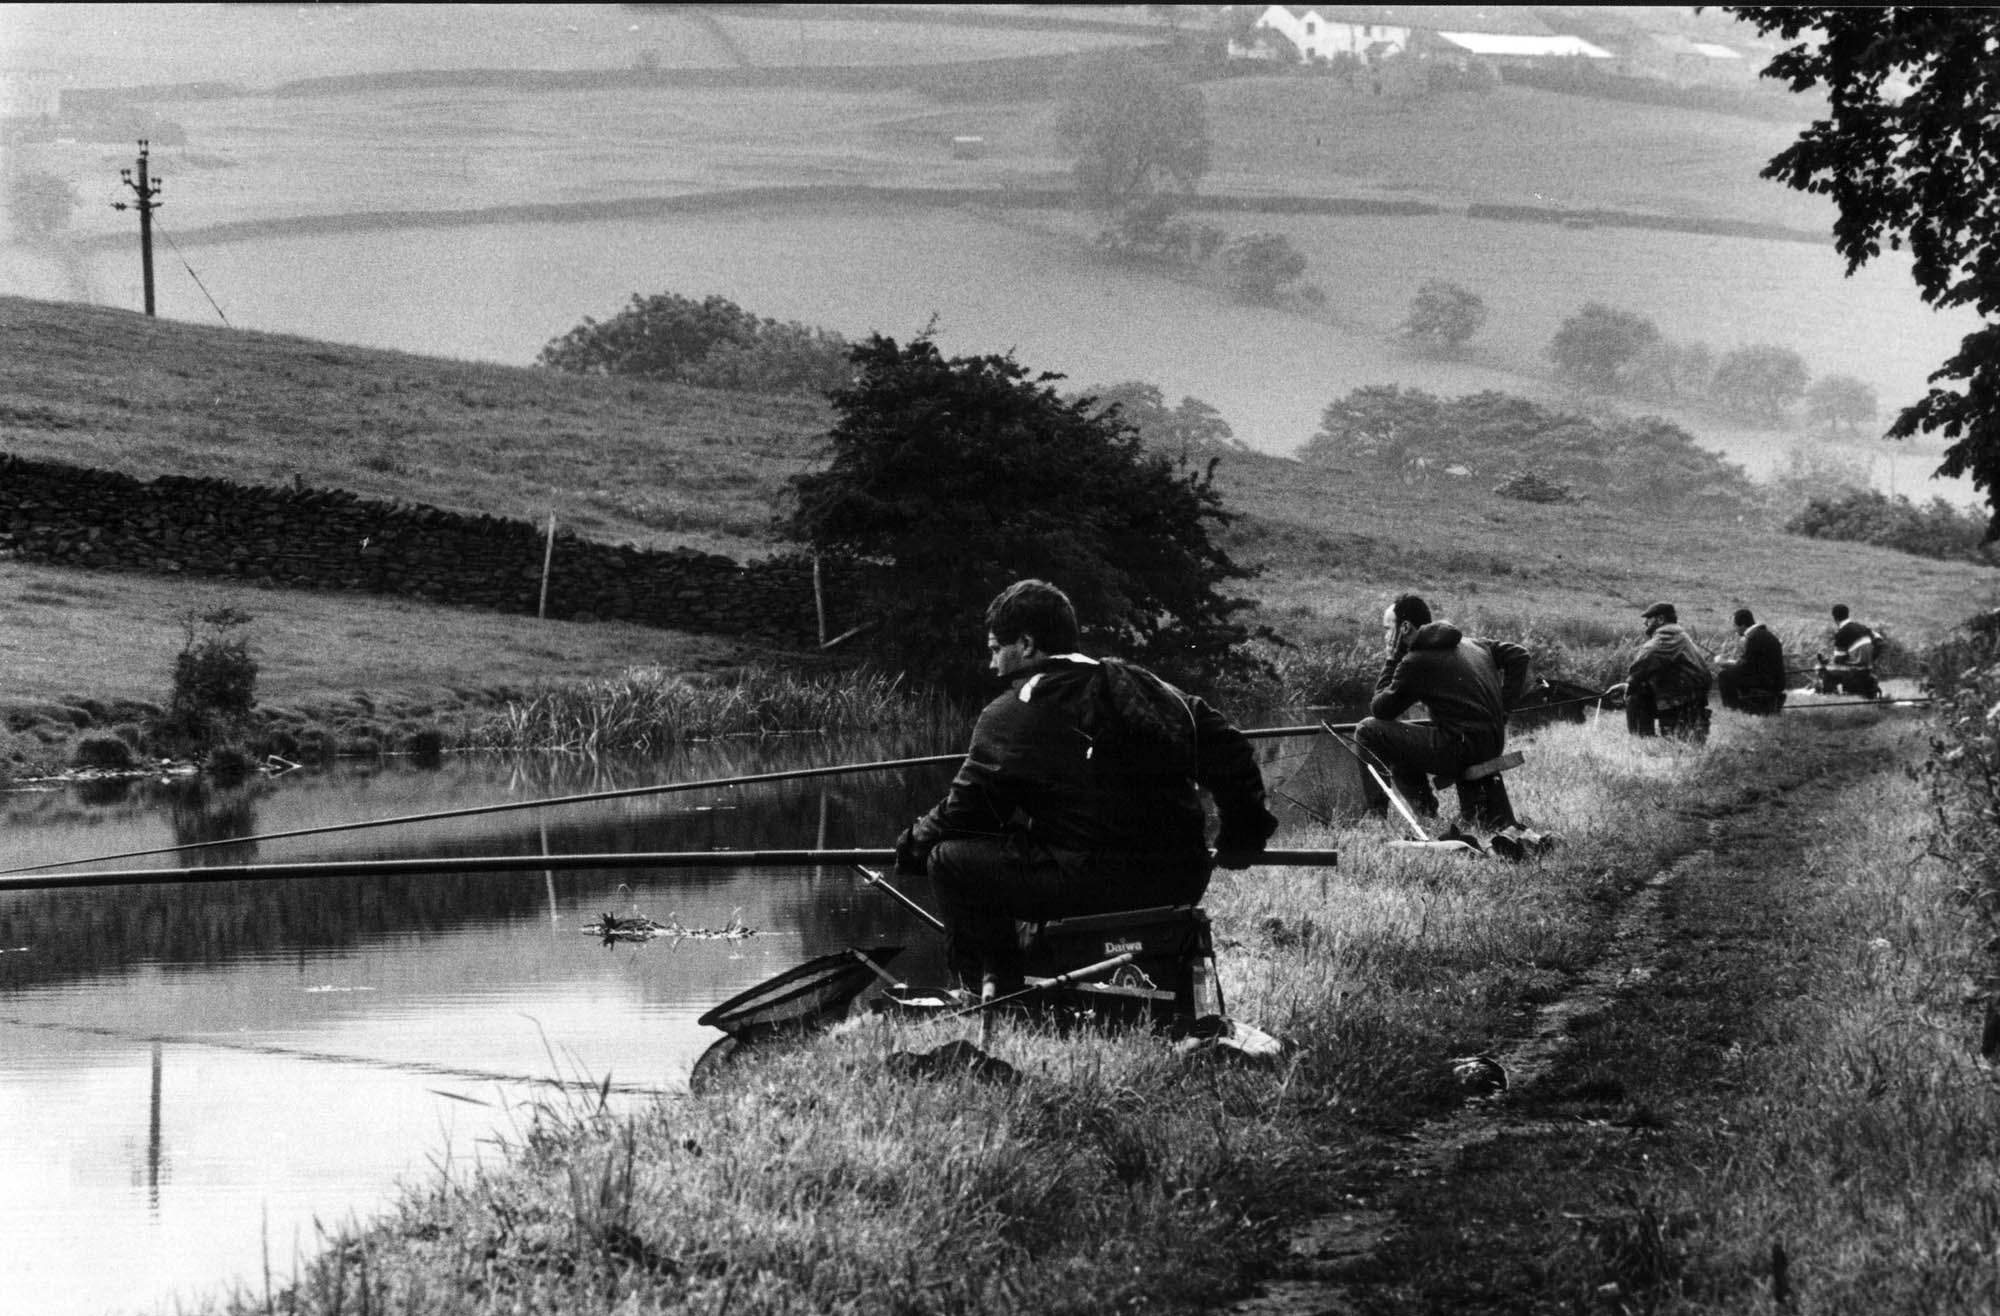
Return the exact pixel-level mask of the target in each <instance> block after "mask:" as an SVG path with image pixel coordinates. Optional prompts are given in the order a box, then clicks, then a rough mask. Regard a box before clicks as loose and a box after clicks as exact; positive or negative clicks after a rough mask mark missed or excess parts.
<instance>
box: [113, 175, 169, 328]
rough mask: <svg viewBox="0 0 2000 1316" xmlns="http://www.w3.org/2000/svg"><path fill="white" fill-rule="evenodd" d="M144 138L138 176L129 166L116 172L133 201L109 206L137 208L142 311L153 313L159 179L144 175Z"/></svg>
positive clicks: (125, 208) (115, 202) (160, 203)
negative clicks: (143, 285)
mask: <svg viewBox="0 0 2000 1316" xmlns="http://www.w3.org/2000/svg"><path fill="white" fill-rule="evenodd" d="M146 150H147V147H146V141H145V139H144V138H141V139H140V140H139V176H138V177H137V178H134V177H133V176H132V171H131V170H130V169H120V170H119V171H118V176H119V177H120V178H121V179H123V180H124V182H125V186H127V187H129V188H131V189H132V194H133V196H135V197H136V198H137V200H134V201H113V202H112V203H111V208H112V209H113V210H136V211H138V212H139V264H140V267H141V269H142V270H143V271H144V272H145V277H146V314H148V315H151V314H152V313H153V212H154V211H155V210H158V209H159V208H160V207H161V205H163V204H164V203H163V202H160V201H156V200H154V199H153V198H155V197H157V196H159V195H160V180H159V179H157V178H148V177H147V176H146Z"/></svg>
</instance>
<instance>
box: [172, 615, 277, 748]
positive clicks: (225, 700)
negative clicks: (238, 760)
mask: <svg viewBox="0 0 2000 1316" xmlns="http://www.w3.org/2000/svg"><path fill="white" fill-rule="evenodd" d="M249 621H250V616H249V614H248V613H244V612H239V611H237V610H236V609H235V608H227V607H225V608H216V609H213V610H211V611H209V612H204V613H197V612H195V611H194V610H192V609H190V610H189V611H188V612H186V613H184V614H183V615H182V617H181V626H182V631H183V634H184V635H185V637H186V639H185V641H184V643H183V644H182V645H181V651H180V652H179V653H178V654H176V655H175V657H174V672H173V691H172V693H171V694H170V695H169V697H168V700H167V712H166V718H165V725H166V730H167V732H168V733H169V735H170V737H171V738H173V739H176V740H178V741H180V742H182V743H183V744H185V745H187V746H189V747H191V748H194V749H201V748H205V747H207V746H209V745H211V744H214V743H217V742H219V741H220V740H221V739H222V738H224V737H226V736H228V735H231V734H233V733H234V732H236V730H237V729H238V728H239V727H240V726H241V725H242V723H243V722H244V721H245V720H246V719H247V718H248V717H249V715H250V710H251V709H252V708H254V707H255V706H256V703H257V660H256V658H254V657H253V656H252V655H251V653H250V646H249V643H248V641H246V640H245V639H244V637H243V636H242V635H241V634H240V633H239V632H240V629H241V628H242V627H243V626H244V625H246V624H247V623H248V622H249Z"/></svg>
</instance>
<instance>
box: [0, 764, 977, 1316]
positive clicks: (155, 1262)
mask: <svg viewBox="0 0 2000 1316" xmlns="http://www.w3.org/2000/svg"><path fill="white" fill-rule="evenodd" d="M939 750H940V747H938V746H925V745H909V744H891V743H881V742H875V743H853V742H848V743H840V744H834V743H830V742H828V741H826V740H821V739H816V738H802V739H781V740H744V741H729V742H721V743H717V744H712V745H705V746H697V747H693V748H691V749H688V750H686V751H685V752H681V753H677V754H676V755H674V756H673V757H671V758H669V759H665V760H661V759H653V760H647V761H607V760H602V759H599V760H589V761H585V760H578V759H573V758H560V757H555V758H552V757H537V758H533V759H505V758H497V757H456V756H454V757H448V758H447V759H446V760H445V761H444V763H443V764H442V765H440V766H435V767H431V768H421V767H417V766H414V765H412V764H411V763H409V762H407V761H405V760H396V759H385V760H381V761H369V762H366V763H353V764H344V765H342V766H341V767H339V768H336V769H332V770H329V771H326V772H320V773H312V774H307V773H303V772H301V773H294V774H288V775H286V776H283V777H279V778H265V777H256V778H253V779H251V780H250V781H248V782H245V783H243V784H241V785H234V786H227V787H224V786H219V785H216V784H213V783H210V782H205V781H202V780H199V779H191V778H182V779H157V780H155V779H140V780H120V781H99V782H92V783H87V784H70V785H64V786H61V787H57V788H53V789H29V790H19V791H14V792H9V793H5V794H0V868H16V867H21V866H26V865H34V864H44V863H50V862H55V861H70V860H89V859H93V858H95V857H98V856H105V855H120V854H125V853H127V852H130V851H135V850H148V849H154V848H160V847H175V846H187V845H192V844H201V845H202V848H200V849H196V850H188V851H181V852H179V853H176V854H168V855H151V856H145V857H134V858H127V859H120V860H116V861H111V862H106V863H93V864H91V865H89V866H90V867H148V868H159V867H167V866H175V865H195V864H204V865H210V864H237V863H246V862H253V861H254V862H259V863H281V862H299V861H307V860H322V859H360V858H381V857H405V856H424V857H448V856H472V855H494V854H528V855H533V854H540V853H548V854H561V853H579V854H599V853H608V852H630V851H661V850H675V851H680V850H703V849H751V848H763V849H773V848H783V849H808V848H882V847H886V846H888V845H890V844H892V843H893V840H894V837H895V835H896V833H897V831H898V830H899V829H900V828H901V827H902V826H903V825H905V824H906V823H907V822H908V821H909V819H910V818H912V817H914V816H915V815H916V813H918V812H920V811H921V810H922V809H923V808H925V807H927V806H928V805H929V804H930V803H931V802H932V801H933V800H934V799H935V798H936V797H937V795H938V793H939V792H940V791H941V790H942V788H943V786H944V784H945V782H946V781H947V780H948V777H949V772H950V769H949V767H943V766H939V767H925V768H917V769H907V770H900V771H895V772H877V773H870V774H861V775H854V776H839V777H827V778H816V779H807V780H802V781H793V782H784V783H765V784H758V785H753V786H745V787H735V788H714V789H704V790H700V791H692V792H685V793H674V794H659V795H639V796H627V797H624V798H619V799H615V800H607V801H596V802H575V803H552V804H548V805H546V806H536V807H525V808H520V809H510V810H507V811H504V812H497V813H488V814H484V815H481V816H477V817H472V818H447V819H438V820H434V821H426V822H413V823H406V824H398V825H392V826H383V827H374V828H368V829H364V830H353V831H338V832H331V833H326V834H322V835H315V836H305V837H294V838H289V839H279V840H266V841H253V840H248V839H244V838H251V837H258V836H263V835H266V834H269V833H273V832H282V831H293V830H299V829H306V828H316V827H326V826H330V825H335V824H342V823H349V822H359V821H365V820H372V819H390V818H398V817H403V816H406V815H411V814H425V813H436V812H440V811H449V810H453V809H460V808H468V807H474V806H483V805H490V804H495V803H510V802H511V803H521V804H528V803H529V802H532V801H540V800H550V799H554V798H556V797H565V796H572V795H577V794H586V793H592V792H600V791H609V790H622V789H626V788H629V787H632V786H635V785H647V784H652V783H657V782H666V781H705V780H710V779H714V778H720V777H728V776H734V775H740V774H753V773H763V772H773V771H782V770H785V769H789V768H793V767H803V766H817V765H820V764H826V763H842V762H865V761H872V760H877V759H887V758H899V757H906V756H912V755H922V754H930V753H936V752H939ZM214 842H223V844H203V843H214ZM910 885H911V884H907V883H906V884H905V886H906V887H909V886H910ZM921 888H922V883H920V882H919V883H917V884H915V885H914V888H912V891H911V893H912V894H914V895H916V896H918V897H919V898H921V899H925V900H927V899H928V896H929V893H928V891H926V890H923V889H921ZM607 913H611V914H618V915H643V916H645V917H648V918H650V919H652V920H653V921H655V922H657V923H661V924H667V925H671V926H673V927H678V928H683V929H686V930H687V935H684V936H662V937H656V938H655V939H653V940H650V941H645V942H628V941H619V942H613V943H611V944H606V943H605V941H604V939H603V938H602V937H600V936H598V935H595V934H593V933H592V932H591V931H590V929H591V928H592V927H593V926H595V925H597V924H599V923H600V921H601V920H602V918H603V916H604V915H605V914H607ZM746 930H748V931H747V932H746ZM716 933H726V934H728V935H705V934H716ZM880 944H892V945H901V946H905V947H907V948H908V949H907V950H906V951H905V953H904V955H903V957H902V958H901V959H900V960H899V961H898V962H897V965H896V967H897V970H898V972H899V973H900V974H902V975H904V976H907V977H909V978H910V979H911V980H913V981H925V980H930V979H937V978H939V977H940V976H941V974H942V956H941V947H940V946H939V945H938V941H937V938H936V935H935V934H934V933H933V932H932V931H931V930H930V929H929V928H928V927H926V926H925V925H923V924H922V923H921V922H919V921H918V920H917V919H916V918H915V917H914V916H913V915H911V914H910V913H909V912H907V911H906V910H904V909H903V908H902V907H901V906H900V905H898V904H897V903H896V902H895V901H893V900H892V899H890V898H888V897H886V896H884V895H882V894H881V893H879V892H876V891H874V890H871V889H870V888H868V887H866V886H865V885H863V884H862V883H861V882H859V881H858V880H857V878H856V877H855V875H854V874H853V873H852V872H850V871H842V870H839V869H818V870H813V869H803V870H802V869H790V870H784V871H769V870H767V871H758V870H756V869H745V868H735V867H729V866H726V865H720V864H719V865H717V866H715V867H713V868H702V869H692V870H679V871H645V870H633V869H623V870H618V871H602V870H599V871H588V870H586V871H554V872H542V871H531V872H523V873H508V874H475V873H467V872H450V873H444V874H438V875H431V876H425V877H403V878H357V877H342V878H337V879H336V878H329V879H307V880H285V881H267V882H236V881H230V882H216V883H206V882H204V883H169V884H162V885H148V886H107V887H97V888H84V889H74V890H56V891H14V892H7V893H0V1185H4V1190H0V1310H4V1311H6V1312H37V1313H47V1314H50V1316H68V1314H71V1313H75V1314H83V1313H89V1314H91V1316H95V1314H96V1313H100V1312H133V1311H152V1310H158V1309H163V1308H164V1309H171V1306H172V1304H174V1303H175V1302H176V1301H185V1300H187V1299H189V1298H192V1297H194V1296H196V1295H199V1294H204V1293H214V1292H217V1291H221V1290H225V1289H228V1288H230V1287H232V1286H241V1287H243V1288H245V1289H247V1290H248V1291H250V1292H252V1293H254V1294H258V1295H260V1296H261V1294H262V1291H263V1288H264V1285H265V1284H266V1276H267V1275H268V1276H269V1282H270V1283H271V1284H272V1285H273V1286H278V1285H282V1284H283V1283H284V1282H285V1280H286V1278H287V1277H288V1276H290V1275H291V1274H292V1273H293V1271H294V1270H295V1268H296V1266H297V1265H298V1264H299V1263H300V1262H301V1261H303V1260H305V1259H308V1258H310V1257H311V1256H313V1255H314V1254H315V1253H316V1252H317V1251H318V1250H319V1248H320V1246H321V1245H322V1240H323V1236H324V1233H325V1232H326V1231H329V1230H331V1229H332V1228H333V1227H335V1226H336V1225H337V1224H339V1223H341V1222H343V1221H345V1220H348V1219H350V1218H366V1217H367V1216H369V1215H371V1214H373V1213H375V1212H377V1211H379V1210H380V1209H382V1208H383V1207H384V1206H385V1205H387V1204H388V1203H389V1202H390V1201H391V1200H392V1199H393V1197H394V1195H395V1193H396V1190H397V1188H398V1185H400V1184H402V1183H406V1182H425V1181H429V1180H434V1179H435V1177H436V1176H438V1175H439V1174H441V1173H444V1172H447V1171H449V1172H450V1173H452V1174H454V1175H456V1174H460V1173H464V1172H466V1171H467V1170H469V1169H471V1168H472V1167H475V1166H476V1165H478V1164H479V1163H480V1162H481V1161H490V1160H492V1159H493V1158H495V1157H497V1156H499V1155H500V1154H501V1153H502V1149H503V1147H504V1145H505V1144H506V1143H507V1142H508V1141H510V1140H512V1139H516V1138H518V1137H519V1136H520V1135H521V1134H522V1133H523V1132H524V1131H525V1130H526V1128H527V1127H528V1125H529V1122H530V1121H531V1120H532V1119H533V1117H534V1113H535V1111H536V1109H537V1107H538V1105H541V1104H550V1105H560V1104H562V1103H565V1102H573V1101H576V1102H580V1101H583V1100H585V1099H586V1098H585V1096H584V1095H583V1094H584V1093H585V1091H587V1090H594V1088H595V1087H596V1085H599V1084H602V1083H605V1082H606V1081H607V1080H608V1081H609V1083H610V1085H611V1091H612V1094H613V1096H612V1099H613V1100H614V1101H617V1102H620V1103H625V1104H628V1105H629V1104H631V1103H638V1102H646V1101H653V1100H660V1099H668V1100H671V1099H675V1096H674V1094H677V1093H680V1092H684V1091H685V1088H686V1083H687V1076H688V1073H689V1070H690V1068H691V1066H692V1065H693V1063H694V1061H695V1060H696V1058H697V1057H698V1056H699V1055H700V1054H701V1053H702V1051H703V1050H705V1049H706V1048H707V1047H708V1046H709V1045H710V1044H711V1043H712V1042H714V1041H716V1040H718V1039H719V1038H720V1037H721V1034H720V1033H718V1032H716V1031H714V1030H712V1029H709V1028H704V1027H702V1026H700V1025H698V1024H697V1023H696V1022H695V1020H696V1017H697V1016H698V1015H700V1014H701V1013H702V1012H703V1011H704V1010H706V1009H707V1008H708V1007H710V1006H712V1005H714V1004H716V1003H718V1002H720V1001H722V1000H724V999H726V998H727V997H729V996H731V995H733V994H735V993H736V992H738V991H741V990H742V989H744V988H746V987H748V986H750V985H752V984H754V983H757V982H760V981H762V980H764V979H766V978H769V977H771V976H773V975H774V974H777V973H779V972H781V971H783V970H784V969H787V968H790V967H792V966H793V965H796V964H798V963H801V962H802V961H804V960H806V959H809V958H811V957H813V956H815V955H820V954H824V953H826V952H828V951H832V950H838V949H841V948H844V947H846V946H850V945H853V946H872V945H880Z"/></svg>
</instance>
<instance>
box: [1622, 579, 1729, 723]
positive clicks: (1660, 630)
mask: <svg viewBox="0 0 2000 1316" xmlns="http://www.w3.org/2000/svg"><path fill="white" fill-rule="evenodd" d="M1640 619H1641V620H1642V621H1643V622H1644V623H1645V625H1646V642H1645V643H1644V644H1642V645H1640V646H1639V648H1638V651H1637V652H1636V653H1634V654H1633V655H1632V662H1631V664H1630V665H1629V666H1628V667H1627V668H1626V669H1625V726H1626V729H1627V730H1629V731H1630V732H1632V734H1633V735H1636V736H1650V735H1654V734H1658V735H1662V736H1684V737H1686V738H1688V739H1690V740H1706V739H1708V720H1709V719H1708V688H1709V686H1711V685H1712V684H1714V678H1713V677H1711V676H1710V675H1709V670H1708V659H1707V658H1706V657H1705V656H1704V655H1703V654H1702V651H1701V646H1700V645H1698V644H1696V643H1695V641H1694V637H1693V636H1692V635H1690V634H1688V633H1687V632H1686V631H1685V630H1683V629H1682V628H1681V624H1680V613H1679V612H1678V611H1676V610H1675V608H1674V605H1673V604H1671V603H1655V604H1654V605H1653V606H1652V607H1650V608H1648V609H1646V611H1645V612H1643V613H1641V614H1640Z"/></svg>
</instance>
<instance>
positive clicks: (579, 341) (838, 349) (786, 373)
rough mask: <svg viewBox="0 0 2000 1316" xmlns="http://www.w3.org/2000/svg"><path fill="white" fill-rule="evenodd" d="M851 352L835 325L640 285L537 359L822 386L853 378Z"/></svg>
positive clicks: (752, 387)
mask: <svg viewBox="0 0 2000 1316" xmlns="http://www.w3.org/2000/svg"><path fill="white" fill-rule="evenodd" d="M847 352H848V344H847V340H846V339H844V338H842V337H841V336H840V335H839V334H837V333H834V332H832V331H831V330H827V329H819V328H814V327H812V326H810V325H804V324H799V323H798V322H796V321H789V322H782V323H781V322H780V321H777V320H772V319H768V318H765V317H760V316H757V315H753V314H751V313H750V312H749V311H746V310H744V309H743V308H742V307H740V306H738V305H737V304H736V303H735V302H732V301H730V300H729V299H728V298H727V297H719V296H715V295H713V294H711V295H709V296H708V297H705V298H703V299H702V300H701V301H698V302H697V301H695V300H693V299H692V298H689V297H682V296H680V295H679V294H678V293H655V294H654V295H652V296H651V297H641V296H640V295H639V294H637V293H634V294H632V303H631V305H629V306H627V307H626V308H625V309H624V310H622V311H620V312H619V313H618V314H617V315H614V316H612V317H611V318H610V319H609V320H607V321H605V322H604V323H602V324H600V323H598V322H597V321H596V320H593V319H591V318H590V317H588V316H585V317H584V321H583V323H582V324H580V325H578V326H577V327H576V328H574V329H572V330H570V331H569V332H568V333H566V334H564V335H563V336H562V337H560V338H557V339H553V340H551V341H550V342H549V343H548V344H547V345H546V346H544V347H543V348H542V350H541V354H540V355H539V356H537V357H536V358H535V362H536V364H537V365H542V366H547V367H549V368H551V369H554V370H566V371H569V372H571V373H573V374H580V375H636V376H639V377H641V378H645V379H667V380H673V381H675V382H677V383H683V384H698V385H700V386H702V387H705V388H732V389H742V390H746V391H752V392H772V393H779V392H819V391H822V390H824V389H827V388H832V387H836V386H838V385H840V384H842V383H845V382H846V379H847Z"/></svg>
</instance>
